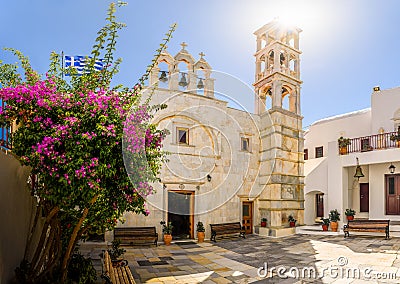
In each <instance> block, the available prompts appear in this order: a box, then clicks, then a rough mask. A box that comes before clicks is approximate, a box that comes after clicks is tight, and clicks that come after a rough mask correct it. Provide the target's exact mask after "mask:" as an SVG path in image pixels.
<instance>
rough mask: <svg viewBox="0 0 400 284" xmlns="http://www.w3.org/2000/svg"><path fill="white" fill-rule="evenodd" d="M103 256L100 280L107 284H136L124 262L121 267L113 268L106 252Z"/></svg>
mask: <svg viewBox="0 0 400 284" xmlns="http://www.w3.org/2000/svg"><path fill="white" fill-rule="evenodd" d="M103 256H104V262H103V273H102V275H101V278H103V279H104V280H105V281H106V283H107V284H136V282H135V279H133V276H132V272H131V270H130V269H129V266H128V265H127V263H128V262H127V261H126V260H125V262H123V264H122V265H120V266H117V267H113V265H112V261H111V258H110V255H109V254H108V251H105V252H104V255H103Z"/></svg>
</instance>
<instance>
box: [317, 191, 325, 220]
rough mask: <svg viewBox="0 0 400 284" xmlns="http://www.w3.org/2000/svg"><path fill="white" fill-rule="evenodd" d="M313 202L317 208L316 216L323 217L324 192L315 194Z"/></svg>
mask: <svg viewBox="0 0 400 284" xmlns="http://www.w3.org/2000/svg"><path fill="white" fill-rule="evenodd" d="M315 202H316V208H317V217H324V194H323V193H322V194H316V195H315Z"/></svg>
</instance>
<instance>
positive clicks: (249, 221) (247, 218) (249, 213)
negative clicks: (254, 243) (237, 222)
mask: <svg viewBox="0 0 400 284" xmlns="http://www.w3.org/2000/svg"><path fill="white" fill-rule="evenodd" d="M242 212H243V219H242V226H243V227H244V230H245V233H246V234H252V233H253V202H247V201H245V202H243V204H242Z"/></svg>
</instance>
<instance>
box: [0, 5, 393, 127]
mask: <svg viewBox="0 0 400 284" xmlns="http://www.w3.org/2000/svg"><path fill="white" fill-rule="evenodd" d="M109 2H110V1H106V0H79V1H78V0H69V1H66V0H59V1H54V0H35V1H32V0H14V1H6V0H2V1H0V10H1V11H2V13H1V14H2V16H1V17H0V47H14V48H17V49H19V50H21V51H22V52H23V53H24V54H25V55H27V56H28V57H29V58H30V59H31V63H32V65H33V67H34V68H35V69H36V70H38V71H39V72H41V73H45V72H46V70H47V67H48V62H49V61H48V59H49V54H50V52H51V51H56V52H61V51H64V53H65V54H68V55H85V54H89V53H90V50H91V47H92V45H93V43H94V39H95V37H96V32H97V31H98V30H99V28H100V27H102V25H103V24H104V23H105V20H104V19H105V17H106V9H107V7H108V3H109ZM128 3H129V4H128V5H127V6H125V7H122V8H121V9H119V11H118V12H117V16H118V19H119V20H120V21H122V22H125V23H126V24H127V28H125V29H124V30H123V31H122V32H121V33H120V38H119V41H118V46H117V56H119V57H121V58H122V59H123V63H122V65H121V71H120V74H119V75H118V76H117V77H116V80H115V82H116V83H123V84H125V85H128V86H133V85H134V84H135V83H136V81H137V79H138V78H139V77H140V75H141V74H142V73H143V72H144V70H145V67H146V66H147V65H148V64H149V62H150V60H151V58H152V55H153V54H154V51H155V50H156V49H157V48H158V45H159V43H160V42H161V39H162V38H163V36H164V33H165V32H166V31H167V30H168V28H169V26H170V25H171V24H172V23H174V22H176V23H178V28H177V30H176V32H175V33H174V35H173V38H172V40H171V42H170V43H169V44H168V50H169V52H170V53H171V54H173V55H175V54H176V52H177V51H178V50H179V49H180V45H179V44H180V43H181V42H182V41H185V42H187V43H188V47H187V49H188V51H189V52H190V53H191V54H193V55H194V57H195V58H196V59H197V58H198V53H199V52H204V53H205V54H206V56H205V58H206V60H207V61H208V62H209V64H210V65H211V66H212V67H213V69H215V70H218V71H221V72H226V73H229V74H231V75H232V76H234V77H237V78H239V79H240V80H242V81H243V82H244V83H245V84H248V85H249V86H251V84H252V83H253V81H254V69H255V66H254V57H253V54H254V52H255V36H254V35H253V32H254V31H255V30H256V29H258V28H259V27H261V26H262V25H264V24H266V23H268V22H269V21H271V20H273V19H274V18H275V17H280V18H281V19H283V20H290V21H291V23H294V24H296V25H297V26H299V27H300V28H301V29H302V30H303V32H302V33H301V39H300V49H301V50H302V52H303V54H302V55H301V79H302V80H303V82H304V83H303V85H302V90H301V104H302V106H301V107H302V114H303V116H304V119H303V125H304V126H307V125H309V124H311V123H312V122H314V121H316V120H318V119H321V118H324V117H327V116H331V115H336V114H341V113H345V112H349V111H354V110H359V109H363V108H366V107H369V106H370V94H371V91H372V87H373V86H376V85H380V87H381V88H383V89H386V88H393V87H397V86H399V85H400V84H399V82H400V76H399V73H400V72H399V66H400V55H399V53H398V50H400V36H399V33H400V32H399V30H398V27H399V26H400V17H399V11H400V1H395V0H392V1H390V0H384V1H382V0H369V1H363V0H336V1H330V0H323V1H322V0H316V1H301V0H297V1H289V0H287V1H285V0H279V1H278V0H273V1H268V0H264V1H261V0H260V1H252V0H249V1H239V0H219V1H215V0H214V1H212V0H205V1H152V0H148V1H132V0H131V1H129V0H128ZM0 59H1V60H3V61H6V62H15V61H16V59H14V58H13V57H11V56H10V55H9V54H8V53H7V52H4V51H0ZM236 98H237V99H238V101H239V102H240V103H241V104H243V105H244V106H245V107H246V108H248V109H249V110H250V111H252V110H253V104H254V103H253V97H252V96H251V95H248V94H237V97H236Z"/></svg>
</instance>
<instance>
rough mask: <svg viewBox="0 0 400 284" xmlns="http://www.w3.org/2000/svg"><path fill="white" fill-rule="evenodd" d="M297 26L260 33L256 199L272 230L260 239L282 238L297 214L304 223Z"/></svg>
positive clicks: (263, 231) (263, 230) (267, 27)
mask: <svg viewBox="0 0 400 284" xmlns="http://www.w3.org/2000/svg"><path fill="white" fill-rule="evenodd" d="M300 32H301V30H300V29H299V28H296V27H288V26H284V25H282V24H281V23H280V22H279V21H277V20H274V21H273V22H271V23H269V24H267V25H265V26H263V27H261V28H260V29H258V30H257V31H255V33H254V34H255V35H256V37H257V51H256V53H255V57H256V74H255V83H254V87H255V96H256V98H255V112H256V113H257V114H258V115H259V116H260V118H261V120H260V121H261V122H260V133H261V144H262V147H261V150H260V151H261V153H260V165H261V171H260V177H259V183H260V185H261V186H262V187H263V190H262V192H261V194H260V195H259V196H258V198H257V203H258V206H257V207H258V212H255V213H256V214H259V215H258V217H259V218H267V220H268V222H267V224H268V225H267V228H263V227H260V228H259V234H261V235H269V236H282V235H288V234H292V233H294V232H295V229H294V228H289V223H288V217H289V215H292V216H293V217H294V218H295V219H296V220H297V225H299V224H303V223H304V154H303V151H304V150H303V149H304V140H303V135H302V116H301V111H300V86H301V83H302V81H301V80H300V54H301V51H300V50H299V34H300Z"/></svg>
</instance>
